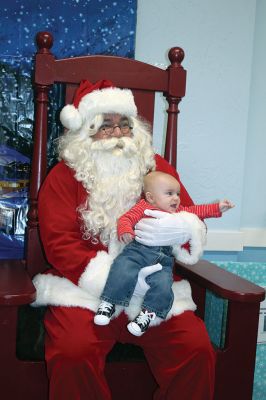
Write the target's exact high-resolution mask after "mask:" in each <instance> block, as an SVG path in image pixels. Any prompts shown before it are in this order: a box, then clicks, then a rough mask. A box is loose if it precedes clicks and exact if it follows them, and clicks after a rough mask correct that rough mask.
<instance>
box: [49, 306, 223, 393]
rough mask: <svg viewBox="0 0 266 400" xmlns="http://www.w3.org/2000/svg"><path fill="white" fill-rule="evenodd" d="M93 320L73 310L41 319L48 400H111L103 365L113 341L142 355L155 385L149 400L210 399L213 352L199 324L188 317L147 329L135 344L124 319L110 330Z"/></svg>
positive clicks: (60, 310)
mask: <svg viewBox="0 0 266 400" xmlns="http://www.w3.org/2000/svg"><path fill="white" fill-rule="evenodd" d="M93 316H94V313H93V312H91V311H89V310H83V309H81V308H74V307H73V308H66V307H51V308H50V310H49V311H48V313H47V314H46V318H45V327H46V331H47V335H46V361H47V371H48V376H49V379H50V397H49V399H50V400H74V399H79V400H111V395H110V392H109V389H108V386H107V383H106V380H105V377H104V365H105V356H106V354H107V353H108V352H109V351H110V349H111V348H112V346H113V344H114V343H115V342H116V341H119V342H122V343H133V344H136V345H140V346H141V347H142V348H143V349H144V352H145V355H146V358H147V361H148V363H149V365H150V368H151V370H152V372H153V374H154V377H155V379H156V381H157V383H158V384H159V388H158V390H157V392H156V393H155V396H154V400H176V399H177V398H178V400H211V399H212V398H213V390H214V364H215V356H214V351H213V349H212V346H211V343H210V341H209V338H208V334H207V332H206V329H205V326H204V324H203V322H202V321H201V320H200V319H199V318H197V317H196V316H195V315H194V313H193V312H191V311H186V312H184V313H183V314H181V315H179V316H177V317H173V318H171V319H170V320H168V321H165V322H164V323H162V324H161V325H159V326H157V327H154V328H149V329H148V331H147V332H146V333H145V334H144V335H143V336H142V337H140V338H137V337H135V336H133V335H131V334H130V333H129V332H128V331H127V329H126V324H127V319H126V317H125V315H124V314H123V315H121V316H120V317H118V318H115V319H114V320H112V321H111V323H110V325H109V326H96V325H94V323H93ZM118 378H119V377H118ZM135 384H136V385H138V382H136V383H135Z"/></svg>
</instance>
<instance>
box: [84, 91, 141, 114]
mask: <svg viewBox="0 0 266 400" xmlns="http://www.w3.org/2000/svg"><path fill="white" fill-rule="evenodd" d="M78 110H79V112H80V115H81V117H82V120H83V122H84V121H85V120H91V119H92V118H93V117H95V115H97V114H102V113H105V114H109V113H118V114H121V115H126V116H128V117H136V116H137V107H136V105H135V102H134V97H133V94H132V92H131V90H129V89H119V88H108V89H101V90H94V91H93V92H91V93H89V94H87V95H86V96H84V97H82V99H81V101H80V103H79V106H78Z"/></svg>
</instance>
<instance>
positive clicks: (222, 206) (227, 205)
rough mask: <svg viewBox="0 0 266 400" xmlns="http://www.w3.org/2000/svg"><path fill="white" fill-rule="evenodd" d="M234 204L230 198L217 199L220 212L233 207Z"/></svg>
mask: <svg viewBox="0 0 266 400" xmlns="http://www.w3.org/2000/svg"><path fill="white" fill-rule="evenodd" d="M234 206H235V205H234V204H233V203H232V202H231V201H230V200H227V199H224V200H220V201H219V209H220V211H221V213H224V212H225V211H228V210H230V208H233V207H234Z"/></svg>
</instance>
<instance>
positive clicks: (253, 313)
mask: <svg viewBox="0 0 266 400" xmlns="http://www.w3.org/2000/svg"><path fill="white" fill-rule="evenodd" d="M52 45H53V38H52V35H51V34H50V33H48V32H40V33H39V34H38V35H37V46H38V51H37V54H36V59H35V76H34V88H35V93H36V95H35V100H36V111H35V132H34V153H33V159H32V173H31V181H30V210H29V214H28V228H27V247H26V257H25V260H1V261H0V323H1V327H0V348H1V349H0V357H1V366H0V391H1V398H2V399H3V400H17V399H22V400H26V399H27V400H36V399H38V400H46V399H48V380H47V376H46V369H45V361H44V360H43V359H42V357H43V354H42V355H41V358H38V357H33V358H31V357H30V356H29V355H26V356H21V354H20V353H21V351H19V350H18V344H17V342H18V338H19V337H20V338H21V337H22V338H26V339H27V338H28V336H29V335H33V334H34V332H33V330H34V329H29V325H30V323H28V322H26V323H24V325H23V329H22V333H21V318H22V319H23V315H24V314H23V313H24V311H25V310H28V311H27V312H29V313H31V314H32V318H35V317H34V315H33V314H34V313H36V312H38V311H36V310H30V311H29V309H30V307H28V306H27V305H28V304H30V303H31V302H33V301H34V300H35V288H34V286H33V285H32V283H31V278H32V277H33V276H34V275H35V274H37V273H39V272H42V271H44V270H45V269H46V268H47V262H46V260H45V255H44V254H43V251H42V246H41V243H40V240H39V236H38V215H37V202H38V190H39V188H40V185H41V183H42V181H43V180H44V178H45V175H46V172H47V160H46V147H47V114H48V111H47V107H48V92H49V90H50V88H51V87H52V86H53V85H54V84H55V83H61V84H65V102H66V103H71V100H72V97H73V94H74V91H75V89H76V87H77V85H78V84H79V82H80V81H81V80H82V79H88V80H90V81H92V82H96V81H97V80H100V79H103V78H106V79H109V80H111V81H113V82H114V84H115V85H116V86H117V87H122V88H130V89H132V91H133V93H134V97H135V101H136V104H137V107H138V110H139V113H140V114H141V115H142V116H143V117H144V118H146V119H147V120H148V121H150V123H151V124H152V123H153V116H154V101H155V93H156V92H162V93H163V95H164V96H165V97H166V99H167V101H168V104H169V107H168V110H167V113H168V124H167V133H166V148H165V158H166V159H167V160H168V161H169V162H170V163H171V164H172V165H173V166H175V165H176V148H177V115H178V113H179V110H178V104H179V102H180V100H181V99H182V97H183V96H184V95H185V88H186V71H185V70H184V69H183V67H182V65H181V63H182V61H183V58H184V52H183V50H182V49H181V48H178V47H174V48H172V49H171V50H170V51H169V60H170V65H169V67H168V68H167V69H166V70H162V69H160V68H157V67H154V66H152V65H148V64H145V63H142V62H139V61H135V60H132V59H126V58H121V57H113V56H84V57H75V58H68V59H61V60H56V59H55V57H54V56H53V54H52V53H51V51H50V49H51V47H52ZM175 268H176V271H177V272H178V274H180V275H181V276H183V277H184V278H185V279H188V280H189V281H190V283H191V286H192V291H193V298H194V301H195V303H196V304H197V306H198V309H197V314H198V315H199V316H200V317H201V318H202V319H204V313H205V299H206V291H207V290H208V291H212V292H214V293H215V294H216V295H217V296H219V297H221V298H223V299H226V301H227V302H228V308H227V317H226V330H225V340H224V347H223V348H221V349H218V348H217V349H216V352H217V367H216V386H215V400H225V399H226V400H233V399H241V400H250V399H251V398H252V388H253V374H254V367H255V355H256V341H257V327H258V317H259V305H260V304H259V303H260V302H261V301H262V300H263V298H264V290H263V289H262V288H260V287H259V286H256V285H254V284H252V283H250V282H248V281H246V280H244V279H242V278H239V277H237V276H235V275H233V274H231V273H229V272H226V271H224V270H222V269H220V268H218V267H217V266H216V265H214V264H211V263H209V262H207V261H200V262H198V263H197V264H196V265H193V266H188V265H183V264H181V263H177V264H176V266H175ZM43 312H44V311H43V310H42V312H41V313H40V312H39V314H38V315H39V316H38V318H40V320H41V317H42V315H41V314H43ZM21 315H22V317H21ZM39 322H40V321H39V320H38V323H39ZM40 323H41V322H40ZM37 336H38V337H36V338H35V339H34V340H35V341H39V342H40V341H42V337H41V336H40V334H38V335H37ZM31 343H32V342H31ZM39 344H40V343H39ZM25 346H26V345H25V344H24V345H22V347H23V349H25ZM123 346H127V345H123ZM29 347H30V349H29V350H30V351H31V350H34V348H35V344H34V345H33V344H30V345H29ZM23 349H22V350H23ZM123 349H124V348H123ZM123 349H122V350H121V348H120V349H119V351H120V356H119V357H118V356H116V355H114V356H112V354H111V355H110V358H109V362H108V363H107V366H106V376H107V379H108V382H109V384H110V388H111V391H112V394H113V399H114V400H122V399H128V400H130V399H131V398H132V399H133V398H137V397H136V396H138V398H140V399H144V398H145V399H146V400H149V399H152V393H153V391H154V389H155V388H156V383H155V381H154V379H153V377H152V375H151V373H150V371H149V368H148V366H147V363H146V361H145V359H144V357H143V355H142V354H141V352H139V351H138V349H131V348H128V347H125V349H126V350H123ZM132 352H133V353H134V355H133V356H132V354H131V353H132ZM121 354H122V355H121ZM139 356H140V357H139ZM133 378H134V379H133ZM136 379H137V381H138V382H139V385H137V387H136V385H134V383H133V382H134V381H136ZM177 395H178V394H177Z"/></svg>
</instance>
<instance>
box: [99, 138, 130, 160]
mask: <svg viewBox="0 0 266 400" xmlns="http://www.w3.org/2000/svg"><path fill="white" fill-rule="evenodd" d="M91 150H97V151H108V152H109V151H110V152H115V153H116V154H119V153H123V154H124V155H128V156H130V155H133V154H136V153H137V151H138V148H137V146H136V144H135V143H134V140H133V139H132V138H129V137H121V138H116V137H113V138H110V139H101V140H95V141H93V142H92V143H91Z"/></svg>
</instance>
